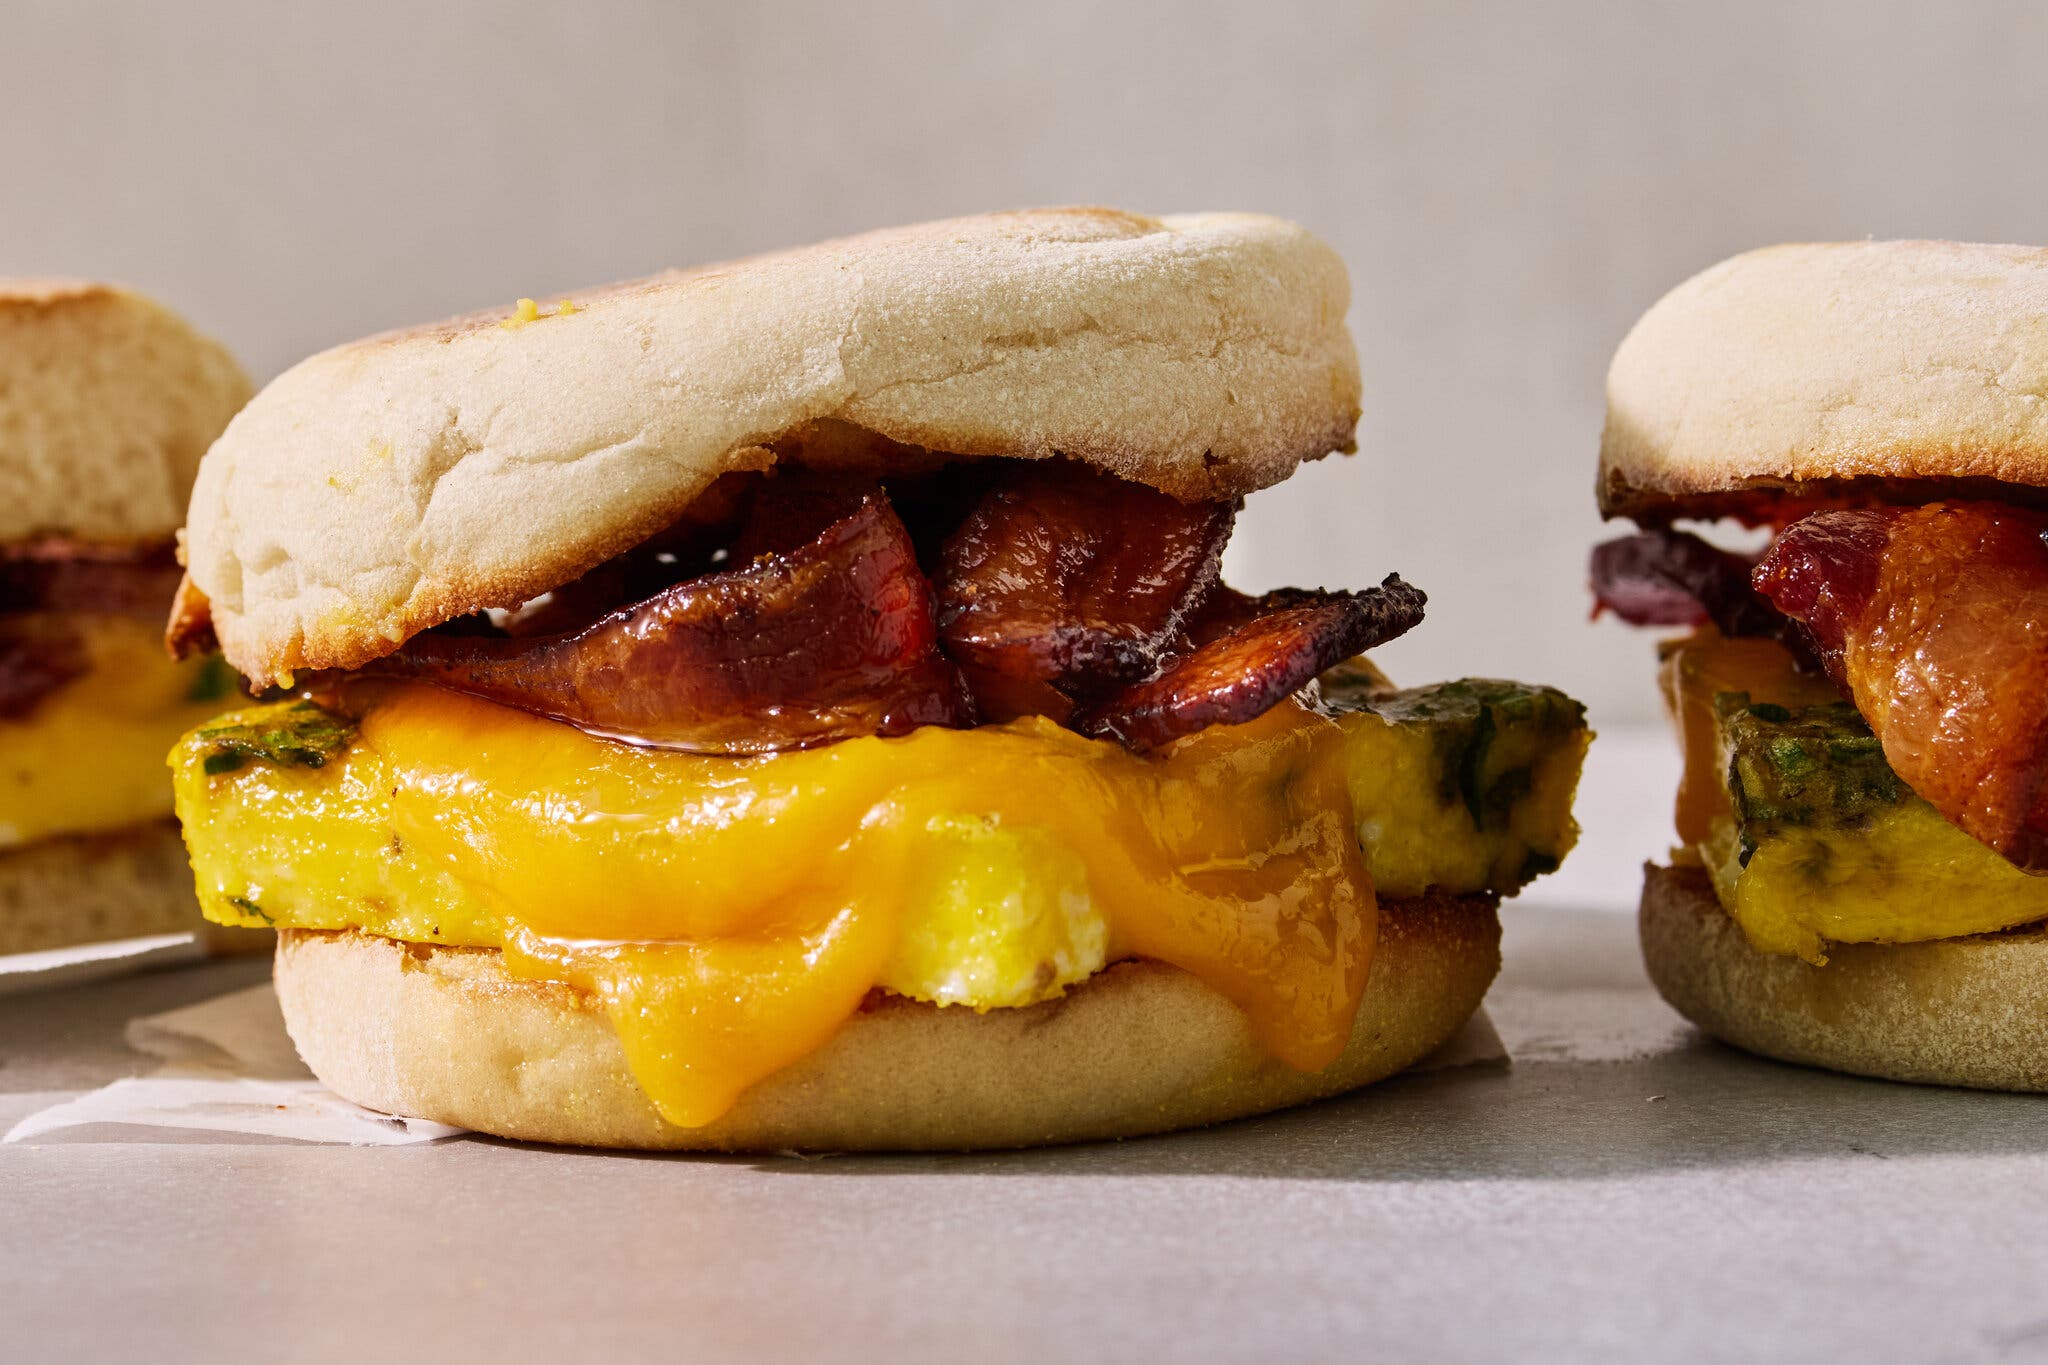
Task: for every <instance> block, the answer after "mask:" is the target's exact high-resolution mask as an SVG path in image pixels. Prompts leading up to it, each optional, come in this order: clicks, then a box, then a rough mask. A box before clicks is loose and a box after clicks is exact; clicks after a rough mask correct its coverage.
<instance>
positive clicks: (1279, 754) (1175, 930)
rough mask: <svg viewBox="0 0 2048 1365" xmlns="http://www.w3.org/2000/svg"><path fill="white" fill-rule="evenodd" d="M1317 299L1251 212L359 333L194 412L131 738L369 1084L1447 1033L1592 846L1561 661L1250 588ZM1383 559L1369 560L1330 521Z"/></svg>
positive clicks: (740, 1092) (871, 243)
mask: <svg viewBox="0 0 2048 1365" xmlns="http://www.w3.org/2000/svg"><path fill="white" fill-rule="evenodd" d="M1347 296H1348V283H1347V281H1346V278H1345V274H1344V270H1343V267H1342V265H1341V264H1340V263H1339V261H1338V260H1337V258H1336V256H1335V255H1334V254H1333V253H1332V252H1331V251H1330V250H1329V249H1328V248H1327V247H1326V246H1324V245H1323V244H1322V243H1320V242H1318V241H1317V240H1316V239H1315V238H1313V237H1311V236H1310V235H1309V234H1307V233H1306V232H1304V231H1302V230H1301V229H1300V228H1297V227H1295V226H1293V225H1292V224H1289V223H1285V222H1280V221H1278V220H1275V219H1271V218H1265V217H1258V216H1253V215H1244V214H1200V215H1192V216H1186V217H1172V218H1164V219H1151V218H1143V217H1137V216H1134V215H1130V214H1125V213H1118V212H1112V211H1107V210H1101V209H1064V210H1052V211H1042V212H1027V213H1010V214H992V215H986V216H982V217H974V218H965V219H960V220H957V221H952V222H942V223H930V224H924V225H921V226H915V227H909V228H903V229H898V230H893V231H885V232H878V233H873V234H870V235H867V236H863V237H856V238H852V239H848V240H843V241H836V242H829V243H826V244H823V245H820V246H814V247H809V248H806V249H802V250H795V251H788V252H784V253H781V254H777V255H770V256H762V257H758V258H754V259H751V260H744V261H738V262H733V263H728V264H723V265H716V266H710V267H705V268H702V269H695V270H689V271H682V272H678V273H671V274H666V275H661V276H656V277H654V278H651V279H644V280H638V281H634V282H631V283H626V284H618V285H611V286H607V287H604V288H598V289H591V290H577V291H574V292H572V293H570V294H569V295H568V296H567V297H564V298H560V299H550V300H547V301H545V303H544V304H541V303H536V302H534V301H531V300H522V301H521V302H520V304H519V306H518V307H517V308H516V309H512V310H509V311H508V310H504V309H500V310H497V311H494V312H491V313H487V314H479V315H475V316H471V317H464V318H457V319H454V320H451V321H448V322H443V323H437V324H434V325H431V326H424V327H419V328H416V329H413V330H410V331H403V332H397V333H392V334H389V335H385V336H380V337H373V338H371V339H369V340H366V341H362V342H358V343H355V344H353V345H347V346H342V347H340V348H338V349H336V350H333V351H329V352H327V353H326V354H323V355H319V356H315V357H313V358H312V359H310V360H307V361H305V362H304V363H302V364H300V365H299V366H297V367H296V368H294V369H292V370H291V371H289V372H287V373H286V374H284V375H283V376H281V377H280V378H278V379H277V380H276V381H275V382H273V383H272V384H271V385H270V386H269V387H268V388H266V389H265V390H264V391H263V392H262V393H261V394H259V395H258V396H257V397H256V399H255V400H254V401H253V402H252V403H251V405H250V406H249V407H248V408H247V409H246V410H245V411H244V412H243V413H242V415H241V416H240V417H239V418H238V419H237V420H236V421H235V423H234V425H233V426H232V427H231V428H230V429H229V431H228V433H227V434H226V435H225V436H224V437H223V438H222V439H221V440H220V441H219V442H218V443H217V444H216V445H215V446H214V447H213V449H212V451H211V452H210V453H209V454H208V456H207V458H206V461H205V463H204V465H203V467H202V469H201V471H200V474H199V479H198V484H197V487H196V489H195V491H194V494H193V500H192V506H191V513H190V520H189V529H188V532H187V542H186V547H187V556H188V557H187V560H186V563H187V567H188V571H189V581H188V585H187V588H186V591H185V593H184V595H183V597H182V599H181V608H180V611H179V612H178V614H177V616H176V618H175V619H174V620H173V622H172V627H171V639H172V641H173V642H174V644H176V645H177V647H178V648H180V649H181V650H183V651H186V652H203V651H204V650H206V649H208V648H211V647H213V646H215V645H216V644H217V646H218V648H219V649H220V650H221V651H222V652H223V653H224V655H225V657H226V659H227V660H228V661H229V663H231V664H232V665H233V666H234V668H235V669H237V670H239V671H240V673H241V674H243V675H244V676H245V677H246V678H247V679H248V680H249V682H250V683H251V685H252V686H254V687H256V688H259V689H263V690H264V691H265V693H266V699H265V700H263V701H262V703H261V704H259V705H256V706H253V707H250V708H248V709H245V710H242V711H239V712H236V713H233V714H230V715H228V716H225V717H222V718H220V719H218V720H216V721H212V722H210V723H208V724H204V725H201V726H198V727H195V728H194V729H193V730H192V732H191V733H190V734H188V735H187V736H186V737H185V738H184V739H183V741H182V742H181V743H180V744H179V745H178V747H177V749H176V750H175V752H174V753H173V755H172V765H173V768H174V770H175V774H176V782H177V789H178V808H179V814H180V817H181V818H182V820H183V822H184V830H185V837H186V840H187V842H188V844H189V847H190V851H191V856H192V863H193V867H194V869H195V870H196V873H197V878H198V888H199V896H200V900H201V902H202V903H203V905H204V906H205V909H206V913H207V914H208V915H210V916H212V917H214V918H215V919H217V920H219V921H220V922H222V923H224V924H261V925H274V926H276V927H277V929H278V930H279V946H278V954H277V961H276V981H277V988H278V994H279V998H280V1000H281V1001H282V1004H283V1008H284V1014H285V1019H286V1022H287V1024H288V1025H289V1027H290V1030H291V1033H292V1037H293V1038H294V1040H295V1041H296V1043H297V1045H298V1047H299V1050H300V1052H301V1053H302V1054H303V1055H304V1057H305V1058H306V1060H307V1062H308V1063H309V1064H310V1065H311V1067H312V1069H313V1070H314V1072H315V1073H317V1074H318V1075H319V1076H320V1078H321V1079H322V1080H323V1081H325V1082H326V1083H327V1084H328V1085H329V1086H331V1087H332V1088H333V1089H334V1090H336V1091H338V1092H339V1093H340V1094H342V1095H344V1096H347V1097H349V1098H351V1099H353V1100H356V1101H359V1102H361V1103H363V1104H366V1105H369V1106H372V1107H374V1108H377V1109H381V1110H385V1111H389V1112H392V1113H398V1114H404V1115H412V1116H421V1117H427V1118H433V1119H438V1120H442V1121H445V1122H449V1123H454V1124H459V1125H462V1126H464V1127H467V1128H471V1129H477V1130H481V1131H484V1132H487V1133H494V1134H499V1135H502V1136H507V1137H513V1138H522V1139H531V1140H538V1141H546V1142H558V1143H574V1144H588V1145H598V1146H614V1147H645V1148H706V1149H726V1150H763V1149H765V1150H776V1149H785V1148H812V1149H817V1148H827V1149H833V1148H836V1149H860V1148H911V1149H915V1148H950V1149H959V1148H973V1147H992V1146H1019V1145H1028V1144H1035V1143H1046V1142H1059V1141H1071V1140H1077V1139H1085V1138H1098V1137H1118V1136H1126V1135H1132V1134H1139V1133H1150V1132H1158V1131H1162V1130H1166V1129H1171V1128H1177V1127H1184V1126H1187V1125H1192V1124H1201V1123H1208V1122H1214V1121H1217V1120H1222V1119H1227V1118H1232V1117H1236V1116H1239V1115H1245V1114H1252V1113H1257V1112H1261V1111H1265V1110H1270V1109H1274V1108H1277V1107H1280V1106H1283V1105H1288V1104H1293V1103H1296V1102H1300V1101H1305V1100H1309V1099H1312V1098H1316V1097H1319V1096H1325V1095H1331V1094H1335V1093H1337V1092H1339V1091H1344V1090H1348V1089H1351V1088H1353V1087H1355V1086H1359V1085H1362V1084H1365V1083H1367V1082H1369V1081H1373V1080H1377V1079H1379V1078H1381V1077H1384V1076H1387V1075H1390V1074H1392V1073H1394V1072H1396V1071H1399V1070H1401V1069H1402V1068H1404V1067H1406V1066H1408V1065H1409V1064H1410V1063H1412V1062H1414V1061H1416V1060H1417V1059H1418V1058H1420V1057H1422V1056H1424V1055H1425V1054H1426V1053H1428V1052H1429V1051H1431V1050H1432V1049H1433V1048H1435V1047H1436V1046H1438V1045H1439V1044H1440V1043H1442V1042H1443V1041H1445V1040H1446V1039H1448V1038H1449V1037H1451V1036H1452V1035H1453V1034H1454V1033H1455V1032H1456V1031H1457V1030H1458V1029H1459V1028H1460V1027H1461V1026H1462V1025H1463V1024H1464V1022H1465V1021H1466V1019H1467V1018H1468V1017H1469V1016H1470V1015H1471V1014H1472V1012H1473V1011H1474V1009H1475V1008H1476V1007H1477V1005H1478V1004H1479V1002H1480V998H1481V996H1482V995H1483V994H1484V993H1485V991H1486V988H1487V985H1488V983H1489V982H1490V980H1491V979H1492V977H1493V975H1494V972H1495V970H1496V967H1497V964H1498V938H1499V926H1498V921H1497V919H1496V916H1495V909H1496V905H1497V903H1498V900H1499V898H1500V897H1501V896H1503V895H1507V894H1510V893H1512V892H1513V891H1515V890H1516V889H1517V888H1519V887H1520V886H1522V885H1523V884H1524V883H1525V882H1526V881H1527V880H1528V879H1529V878H1531V877H1533V876H1535V875H1537V874H1538V873H1541V872H1545V871H1548V870H1549V869H1551V868H1554V867H1555V866H1556V865H1557V862H1558V860H1559V859H1560V858H1561V857H1562V856H1563V855H1564V853H1565V851H1566V850H1567V849H1568V848H1569V847H1570V845H1571V843H1572V841H1573V839H1574V837H1575V835H1576V827H1575V826H1574V825H1573V823H1572V820H1571V814H1570V801H1571V795H1572V790H1573V787H1574V784H1575V783H1576V780H1577V775H1578V769H1579V763H1580V759H1581V756H1582V754H1583V752H1584V750H1585V747H1586V744H1587V741H1588V733H1587V730H1586V728H1585V724H1584V720H1583V717H1582V713H1581V710H1580V708H1579V706H1578V705H1577V704H1576V703H1574V702H1572V701H1570V700H1569V699H1568V698H1566V697H1564V696H1562V695H1561V694H1559V693H1557V692H1555V691H1552V690H1550V689H1547V688H1542V687H1533V686H1524V685H1520V684H1516V683H1509V682H1499V681H1488V680H1471V681H1465V682H1458V683H1451V684H1446V685H1440V686H1435V687H1423V688H1412V689H1399V688H1396V687H1394V686H1393V685H1392V684H1390V683H1389V682H1388V681H1387V680H1386V679H1385V678H1384V677H1383V676H1381V674H1380V673H1379V672H1378V671H1377V670H1375V669H1374V668H1373V667H1372V666H1371V665H1370V664H1368V663H1366V662H1364V661H1363V660H1362V659H1361V658H1360V657H1359V656H1360V655H1361V653H1362V651H1364V650H1366V649H1368V648H1370V647H1372V646H1375V645H1378V644H1380V643H1382V642H1384V641H1387V640H1391V639H1393V638H1395V637H1397V636H1399V635H1400V634H1402V633H1403V632H1405V631H1407V630H1410V629H1412V628H1414V627H1415V626H1416V625H1417V624H1418V623H1419V622H1420V621H1421V619H1422V613H1423V606H1424V601H1423V595H1422V593H1421V592H1419V591H1418V590H1417V589H1415V588H1414V587H1412V586H1410V585H1409V584H1407V583H1406V582H1404V581H1402V580H1401V579H1400V578H1399V577H1397V576H1395V575H1392V574H1389V575H1387V576H1386V577H1385V578H1384V579H1383V580H1382V581H1381V582H1379V583H1378V584H1377V585H1376V586H1371V587H1367V588H1365V589H1363V590H1360V591H1306V590H1285V591H1279V592H1270V593H1263V594H1246V593H1240V592H1237V591H1233V590H1232V589H1231V588H1229V587H1227V586H1225V585H1224V584H1223V583H1222V581H1221V580H1220V577H1219V563H1220V558H1221V555H1222V552H1223V548H1224V545H1225V543H1226V542H1227V541H1228V539H1229V537H1230V534H1231V529H1232V526H1233V524H1234V523H1235V520H1236V518H1237V515H1238V511H1239V507H1240V502H1241V499H1242V498H1243V497H1244V495H1246V494H1248V493H1251V492H1253V491H1254V490H1256V489H1259V488H1261V487H1264V486H1266V485H1270V484H1273V483H1277V482H1278V481H1280V480H1282V479H1285V478H1286V477H1288V475H1289V474H1291V473H1292V472H1293V471H1294V469H1295V467H1296V466H1297V465H1298V464H1300V463H1301V462H1302V461H1304V460H1310V459H1315V458H1319V457H1321V456H1323V455H1325V454H1328V453H1330V452H1332V451H1336V450H1341V449H1346V448H1348V447H1349V445H1350V443H1351V438H1352V430H1353V426H1354V423H1355V422H1356V419H1357V416H1358V395H1359V384H1358V373H1357V361H1356V357H1355V354H1354V352H1353V349H1352V345H1351V340H1350V337H1349V335H1348V333H1347V332H1346V330H1345V324H1344V315H1345V310H1346V306H1347V302H1348V297H1347ZM1368 553H1369V551H1368Z"/></svg>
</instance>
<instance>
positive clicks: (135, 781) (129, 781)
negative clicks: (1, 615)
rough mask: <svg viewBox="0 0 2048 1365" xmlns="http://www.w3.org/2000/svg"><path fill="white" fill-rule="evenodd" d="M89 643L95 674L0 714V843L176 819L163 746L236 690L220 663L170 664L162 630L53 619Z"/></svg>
mask: <svg viewBox="0 0 2048 1365" xmlns="http://www.w3.org/2000/svg"><path fill="white" fill-rule="evenodd" d="M53 625H54V626H55V627H56V628H59V629H62V630H64V631H65V632H66V633H76V634H77V635H79V636H81V637H82V638H83V640H84V643H85V648H86V654H87V659H88V661H89V670H88V671H87V672H86V673H85V674H83V675H82V676H80V677H78V678H76V679H73V680H72V681H71V682H68V683H66V684H64V685H63V686H62V687H60V688H58V689H57V690H56V691H55V692H53V693H51V694H50V695H49V696H47V697H44V698H43V699H42V700H41V701H39V702H37V703H36V705H35V707H34V708H33V709H32V710H31V711H29V712H28V714H26V715H23V716H19V717H16V718H14V719H11V720H0V848H11V847H14V846H17V845H20V844H26V843H32V842H34V841H35V840H38V839H47V838H50V837H53V836H56V835H64V834H90V833H93V832H95V831H99V830H110V829H119V828H121V827H123V826H126V825H133V824H139V823H142V822H144V821H150V820H164V819H168V818H169V817H170V815H171V784H170V783H168V782H166V781H165V780H164V770H163V759H162V754H163V751H164V746H165V745H167V744H170V743H172V742H173V741H175V740H176V739H177V737H178V736H179V735H180V734H182V733H184V732H185V731H186V730H188V729H190V728H191V727H192V726H193V725H195V724H197V723H199V722H200V721H202V720H204V719H206V718H208V717H210V716H213V715H216V714H218V713H219V711H220V710H221V708H222V706H223V705H224V704H226V699H227V698H229V697H230V696H232V695H233V693H234V686H233V677H234V675H233V674H232V673H230V672H229V671H228V670H227V669H226V668H225V666H223V665H222V664H221V663H220V662H219V661H218V660H193V661H190V662H187V663H173V662H172V661H171V660H170V659H169V658H167V657H165V655H164V646H163V630H162V628H161V627H160V626H156V625H153V624H151V623H150V622H147V621H141V620H134V619H130V618H128V617H125V616H105V617H95V616H66V617H64V618H63V619H62V620H61V621H60V622H54V623H53Z"/></svg>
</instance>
